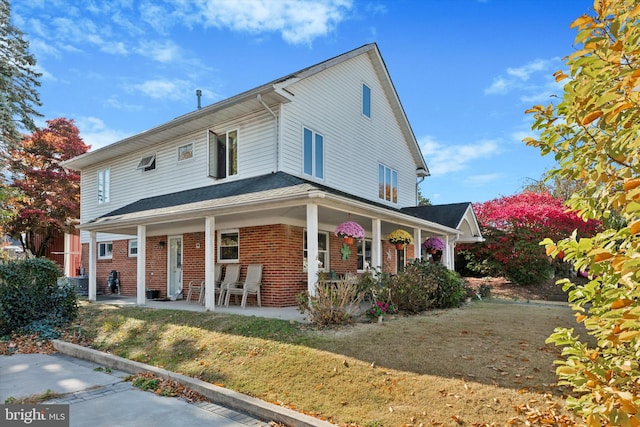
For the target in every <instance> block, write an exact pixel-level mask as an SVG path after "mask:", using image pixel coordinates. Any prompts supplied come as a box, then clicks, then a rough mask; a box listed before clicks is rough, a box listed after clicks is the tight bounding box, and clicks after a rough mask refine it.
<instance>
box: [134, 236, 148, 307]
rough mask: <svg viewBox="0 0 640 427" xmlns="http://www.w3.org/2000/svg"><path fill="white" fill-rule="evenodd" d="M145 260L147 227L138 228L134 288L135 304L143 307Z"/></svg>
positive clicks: (145, 300)
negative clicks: (136, 273) (136, 275)
mask: <svg viewBox="0 0 640 427" xmlns="http://www.w3.org/2000/svg"><path fill="white" fill-rule="evenodd" d="M146 260H147V227H146V226H144V225H139V226H138V277H137V281H136V283H137V286H136V303H137V304H138V305H144V304H145V303H146V302H147V295H146V292H145V288H146V285H147V283H146V276H147V271H146V265H147V263H146Z"/></svg>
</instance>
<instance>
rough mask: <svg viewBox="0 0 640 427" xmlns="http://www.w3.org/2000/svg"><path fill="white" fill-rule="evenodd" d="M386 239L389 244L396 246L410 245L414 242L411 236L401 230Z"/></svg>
mask: <svg viewBox="0 0 640 427" xmlns="http://www.w3.org/2000/svg"><path fill="white" fill-rule="evenodd" d="M386 239H387V240H388V241H389V243H393V244H394V245H397V244H403V245H408V244H409V243H412V242H413V237H411V234H409V233H407V232H406V231H404V230H402V229H400V228H399V229H397V230H394V231H392V232H391V233H389V234H388V235H387V237H386Z"/></svg>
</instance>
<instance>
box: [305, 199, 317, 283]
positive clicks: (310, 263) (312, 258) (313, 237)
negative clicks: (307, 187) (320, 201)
mask: <svg viewBox="0 0 640 427" xmlns="http://www.w3.org/2000/svg"><path fill="white" fill-rule="evenodd" d="M317 280H318V205H316V204H313V203H308V204H307V290H308V291H309V295H315V294H316V281H317Z"/></svg>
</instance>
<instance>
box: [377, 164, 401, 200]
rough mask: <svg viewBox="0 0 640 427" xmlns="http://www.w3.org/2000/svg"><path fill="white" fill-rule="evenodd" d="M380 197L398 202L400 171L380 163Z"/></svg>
mask: <svg viewBox="0 0 640 427" xmlns="http://www.w3.org/2000/svg"><path fill="white" fill-rule="evenodd" d="M378 198H380V199H383V200H386V201H388V202H392V203H398V172H396V171H394V170H393V169H391V168H388V167H386V166H384V165H378Z"/></svg>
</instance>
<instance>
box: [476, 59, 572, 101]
mask: <svg viewBox="0 0 640 427" xmlns="http://www.w3.org/2000/svg"><path fill="white" fill-rule="evenodd" d="M561 66H562V62H561V60H560V58H552V59H535V60H533V61H531V62H529V63H528V64H525V65H523V66H521V67H509V68H507V70H506V71H505V74H503V75H499V76H497V77H496V78H494V79H493V82H492V83H491V85H490V86H489V87H487V88H485V90H484V93H485V95H504V94H507V93H510V92H512V91H516V90H517V91H524V92H525V93H526V95H524V96H523V97H522V98H523V101H524V102H527V100H526V99H524V98H528V99H532V98H535V99H540V98H544V97H546V98H548V97H549V95H550V93H552V91H553V90H554V89H556V88H557V85H555V84H552V83H555V82H553V79H552V78H551V74H552V73H553V72H555V71H557V69H558V68H560V67H561ZM540 79H542V81H540Z"/></svg>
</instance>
